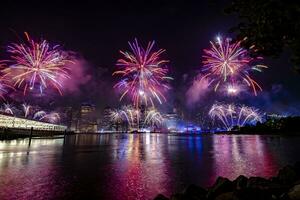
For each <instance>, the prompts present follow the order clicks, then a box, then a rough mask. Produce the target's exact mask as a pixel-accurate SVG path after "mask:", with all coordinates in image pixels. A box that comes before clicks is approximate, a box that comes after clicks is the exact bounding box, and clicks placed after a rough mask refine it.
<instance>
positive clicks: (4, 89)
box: [0, 61, 15, 100]
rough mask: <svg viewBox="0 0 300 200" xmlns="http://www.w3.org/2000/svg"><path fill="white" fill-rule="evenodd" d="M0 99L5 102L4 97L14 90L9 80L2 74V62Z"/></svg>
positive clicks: (2, 66) (0, 67)
mask: <svg viewBox="0 0 300 200" xmlns="http://www.w3.org/2000/svg"><path fill="white" fill-rule="evenodd" d="M0 69H2V70H1V72H0V98H1V99H3V100H5V95H6V94H7V93H8V92H9V91H10V90H15V88H14V87H13V86H12V85H11V84H10V80H9V78H8V77H7V76H6V75H5V74H3V69H5V64H3V61H1V62H0Z"/></svg>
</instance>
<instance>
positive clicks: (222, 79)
mask: <svg viewBox="0 0 300 200" xmlns="http://www.w3.org/2000/svg"><path fill="white" fill-rule="evenodd" d="M246 39H247V38H245V39H244V40H246ZM244 40H242V41H237V42H232V41H231V39H230V38H225V39H223V38H221V37H217V40H216V41H214V42H212V41H211V42H210V44H211V48H210V49H204V55H203V59H204V60H203V72H204V73H205V75H204V78H206V77H209V78H210V79H211V80H212V81H211V84H213V85H214V90H215V91H217V90H218V88H219V87H220V86H221V85H222V84H223V83H228V82H229V83H230V85H231V87H230V88H228V89H227V92H228V94H230V95H235V94H237V93H238V91H239V90H238V85H240V84H246V85H247V86H248V87H251V88H252V90H253V92H254V94H255V95H257V91H258V90H259V91H262V88H261V86H260V85H259V84H258V83H257V82H256V81H255V80H254V79H253V78H252V77H251V76H250V72H252V71H259V72H261V71H262V69H263V68H267V66H265V65H259V64H257V65H255V64H254V62H257V61H259V60H262V59H263V58H262V57H255V58H252V57H250V52H249V51H248V50H246V49H244V48H242V47H241V43H242V42H243V41H244ZM250 50H253V51H255V50H254V46H252V47H251V48H250ZM234 88H236V89H234Z"/></svg>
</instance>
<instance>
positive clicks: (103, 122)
mask: <svg viewBox="0 0 300 200" xmlns="http://www.w3.org/2000/svg"><path fill="white" fill-rule="evenodd" d="M110 111H111V108H110V107H106V108H104V110H103V113H102V115H101V119H100V131H111V129H112V126H113V125H112V122H111V118H110Z"/></svg>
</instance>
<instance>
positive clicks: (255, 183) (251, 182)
mask: <svg viewBox="0 0 300 200" xmlns="http://www.w3.org/2000/svg"><path fill="white" fill-rule="evenodd" d="M270 184H271V181H270V180H267V179H265V178H261V177H250V178H249V179H248V181H247V188H260V189H265V188H268V187H269V186H270Z"/></svg>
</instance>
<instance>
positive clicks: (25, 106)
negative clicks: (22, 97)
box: [22, 103, 31, 118]
mask: <svg viewBox="0 0 300 200" xmlns="http://www.w3.org/2000/svg"><path fill="white" fill-rule="evenodd" d="M22 108H23V112H24V117H25V118H27V117H28V116H29V114H30V110H31V105H29V104H27V103H23V104H22Z"/></svg>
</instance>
